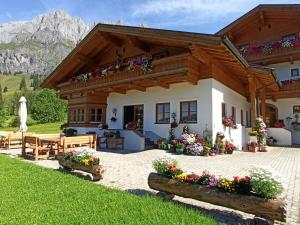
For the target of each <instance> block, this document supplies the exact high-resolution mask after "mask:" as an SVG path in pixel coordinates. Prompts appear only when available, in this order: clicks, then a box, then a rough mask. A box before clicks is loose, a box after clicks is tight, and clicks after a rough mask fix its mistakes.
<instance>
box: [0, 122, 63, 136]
mask: <svg viewBox="0 0 300 225" xmlns="http://www.w3.org/2000/svg"><path fill="white" fill-rule="evenodd" d="M63 123H64V122H56V123H45V124H35V125H32V126H28V132H34V133H37V134H56V133H61V130H60V126H61V125H62V124H63ZM0 130H2V131H19V127H5V128H0Z"/></svg>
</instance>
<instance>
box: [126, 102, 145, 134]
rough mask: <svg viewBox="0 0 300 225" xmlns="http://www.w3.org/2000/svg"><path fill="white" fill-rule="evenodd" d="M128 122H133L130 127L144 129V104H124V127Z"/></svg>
mask: <svg viewBox="0 0 300 225" xmlns="http://www.w3.org/2000/svg"><path fill="white" fill-rule="evenodd" d="M128 124H131V125H130V127H131V128H133V129H137V130H140V131H143V128H144V105H129V106H124V124H123V127H124V129H126V125H128ZM127 128H128V126H127Z"/></svg>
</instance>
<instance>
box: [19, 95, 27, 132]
mask: <svg viewBox="0 0 300 225" xmlns="http://www.w3.org/2000/svg"><path fill="white" fill-rule="evenodd" d="M19 102H20V106H19V117H20V131H21V132H22V133H23V132H26V131H27V125H26V121H27V106H26V98H25V97H24V96H22V97H21V98H20V100H19Z"/></svg>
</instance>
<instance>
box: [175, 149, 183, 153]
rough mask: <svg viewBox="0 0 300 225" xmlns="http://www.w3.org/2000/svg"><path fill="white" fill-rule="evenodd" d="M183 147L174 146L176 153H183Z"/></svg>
mask: <svg viewBox="0 0 300 225" xmlns="http://www.w3.org/2000/svg"><path fill="white" fill-rule="evenodd" d="M183 151H184V148H176V153H178V154H183Z"/></svg>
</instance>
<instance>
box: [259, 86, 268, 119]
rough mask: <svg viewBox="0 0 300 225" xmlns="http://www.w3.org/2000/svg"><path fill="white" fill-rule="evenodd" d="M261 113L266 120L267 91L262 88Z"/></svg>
mask: <svg viewBox="0 0 300 225" xmlns="http://www.w3.org/2000/svg"><path fill="white" fill-rule="evenodd" d="M259 97H260V113H261V116H262V117H263V120H264V121H266V91H265V90H262V91H261V92H260V95H259Z"/></svg>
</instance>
